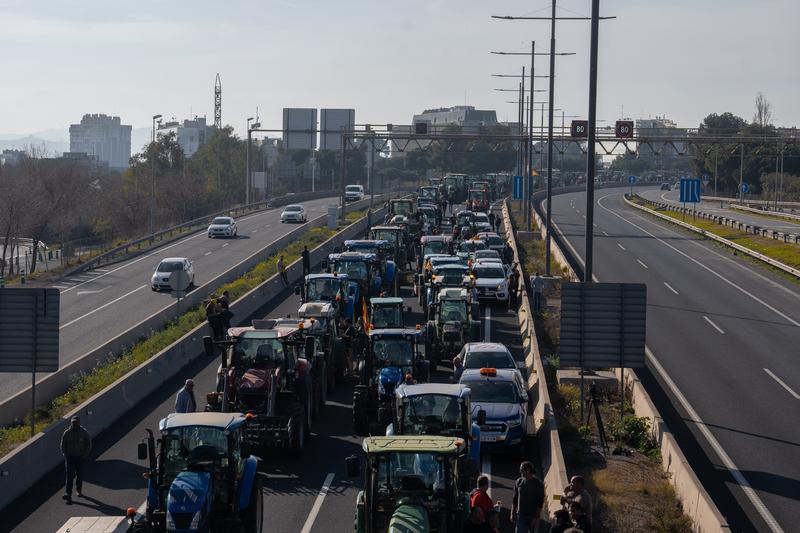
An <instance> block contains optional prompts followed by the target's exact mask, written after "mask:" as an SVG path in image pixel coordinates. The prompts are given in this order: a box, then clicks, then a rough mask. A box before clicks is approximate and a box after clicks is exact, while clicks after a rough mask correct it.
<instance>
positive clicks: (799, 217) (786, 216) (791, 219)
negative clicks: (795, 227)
mask: <svg viewBox="0 0 800 533" xmlns="http://www.w3.org/2000/svg"><path fill="white" fill-rule="evenodd" d="M728 207H730V208H731V209H735V210H737V211H747V212H748V213H755V214H757V215H769V216H773V217H778V218H782V219H784V220H788V221H789V222H800V215H795V214H793V213H786V212H785V211H775V210H774V209H769V208H768V207H767V208H763V209H760V208H755V207H750V206H747V205H739V204H730V205H729V206H728ZM792 211H794V210H792Z"/></svg>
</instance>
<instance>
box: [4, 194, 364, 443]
mask: <svg viewBox="0 0 800 533" xmlns="http://www.w3.org/2000/svg"><path fill="white" fill-rule="evenodd" d="M365 214H366V210H361V211H352V212H350V213H347V215H346V217H345V218H346V223H345V224H344V225H342V226H340V227H339V228H337V229H328V227H327V226H323V227H319V228H312V229H310V230H308V231H307V232H306V233H304V234H303V235H302V236H301V237H300V238H299V239H297V240H296V241H294V242H293V243H292V244H290V245H289V246H287V247H286V248H284V249H283V250H279V251H277V252H275V253H274V254H272V255H270V256H269V257H267V259H266V260H264V261H262V262H260V263H258V264H257V265H256V266H254V267H253V268H252V269H250V270H249V271H247V272H246V273H245V274H244V275H243V276H242V277H241V278H238V279H236V280H234V281H232V282H230V283H227V284H225V285H223V286H221V287H219V288H218V289H217V291H216V292H217V293H218V294H222V291H225V290H227V291H228V292H229V293H230V298H231V301H232V302H234V301H236V300H237V299H239V298H241V297H242V296H243V295H244V294H246V293H247V292H249V291H251V290H252V289H254V288H255V287H257V286H258V285H260V284H261V283H263V282H264V281H266V280H267V279H269V278H270V277H272V276H273V275H275V274H276V273H277V261H278V256H279V255H283V256H284V262H285V264H286V265H287V266H288V265H290V264H292V262H293V261H295V260H296V259H298V258H299V257H300V253H301V252H302V250H303V246H308V248H309V250H313V249H314V248H315V247H316V246H318V245H320V244H322V243H323V242H325V241H327V240H328V239H330V238H331V237H332V236H333V235H334V234H336V233H337V232H339V231H340V230H341V229H343V228H345V227H346V226H349V225H350V224H352V223H353V222H355V221H357V220H358V219H360V218H362V217H363V216H365ZM205 320H206V317H205V310H204V309H203V307H202V305H198V306H196V307H194V308H192V309H189V310H188V311H186V312H184V313H183V314H181V315H180V317H178V318H177V319H176V320H173V321H172V322H169V323H167V324H166V325H165V326H164V328H162V329H160V330H158V331H151V332H150V335H149V336H148V337H147V338H145V339H143V340H141V341H139V342H137V343H136V344H134V345H133V346H131V347H130V349H128V350H123V352H122V354H121V355H120V356H118V357H112V358H109V359H108V360H106V361H105V362H104V363H102V364H100V365H98V366H97V367H95V368H93V369H92V370H91V371H89V372H86V373H82V374H79V375H77V376H75V378H74V379H73V381H72V384H71V385H70V387H69V389H68V390H67V392H65V393H64V394H62V395H61V396H58V397H56V398H54V399H53V401H51V402H50V403H49V404H48V405H47V406H43V407H40V408H38V409H36V411H35V412H33V413H28V414H26V415H25V421H24V423H22V424H21V425H17V426H9V427H5V428H0V457H3V456H5V455H6V454H8V453H9V452H11V451H12V450H13V449H14V448H15V447H17V446H19V445H20V444H22V443H24V442H25V441H27V440H28V439H30V435H31V433H30V432H31V429H30V427H31V417H34V420H35V431H36V432H37V433H38V432H40V431H42V430H43V429H45V428H46V427H47V426H49V425H50V424H52V423H53V422H55V421H57V420H59V419H60V418H61V417H63V416H64V415H65V414H66V413H68V412H70V411H71V410H73V409H74V408H75V407H77V406H78V405H80V404H81V403H83V402H85V401H86V400H88V399H89V398H91V397H92V396H94V395H95V394H97V393H98V392H100V391H101V390H103V389H104V388H106V387H108V386H109V385H111V384H112V383H114V382H115V381H117V380H118V379H120V378H121V377H122V376H124V375H125V374H127V373H128V372H130V371H131V370H133V369H134V368H136V367H137V366H139V365H141V364H142V363H144V362H145V361H147V360H148V359H150V358H151V357H153V356H155V355H156V354H157V353H159V352H160V351H161V350H163V349H165V348H167V347H168V346H169V345H171V344H172V343H174V342H175V341H177V340H178V339H180V338H181V337H183V336H184V335H186V334H187V333H189V332H190V331H191V330H193V329H194V328H196V327H197V326H199V325H200V324H202V323H203V322H205Z"/></svg>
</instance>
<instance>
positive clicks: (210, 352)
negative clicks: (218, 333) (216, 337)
mask: <svg viewBox="0 0 800 533" xmlns="http://www.w3.org/2000/svg"><path fill="white" fill-rule="evenodd" d="M203 350H205V352H206V355H207V356H208V357H214V341H213V340H212V339H211V337H209V336H205V337H203Z"/></svg>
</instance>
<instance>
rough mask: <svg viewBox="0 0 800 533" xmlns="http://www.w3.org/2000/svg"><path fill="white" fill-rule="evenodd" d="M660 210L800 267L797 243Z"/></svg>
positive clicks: (647, 204) (640, 202) (645, 203)
mask: <svg viewBox="0 0 800 533" xmlns="http://www.w3.org/2000/svg"><path fill="white" fill-rule="evenodd" d="M632 201H633V202H635V203H637V204H638V205H641V206H643V207H647V208H650V209H652V208H653V204H652V203H650V202H648V201H646V200H642V199H641V198H640V197H636V196H635V197H634V198H633V200H632ZM658 212H659V213H661V214H664V215H666V216H668V217H670V218H672V219H674V220H680V221H681V222H687V223H689V224H691V225H692V226H695V227H697V228H700V229H702V230H704V231H707V232H708V233H712V234H714V235H716V236H718V237H722V238H723V239H728V240H729V241H732V242H735V243H736V244H738V245H740V246H744V247H745V248H747V249H749V250H753V251H754V252H758V253H760V254H762V255H765V256H767V257H769V258H770V259H774V260H776V261H780V262H781V263H783V264H785V265H789V266H790V267H793V268H800V246H798V245H796V244H790V243H785V242H783V241H779V240H775V239H772V238H769V237H762V236H760V235H753V234H752V233H747V232H746V231H742V230H739V229H735V228H731V227H729V226H724V225H722V224H717V223H716V222H714V221H711V220H705V219H702V218H698V219H696V220H693V219H692V217H691V215H689V216H687V215H684V214H682V213H676V212H674V211H670V210H660V209H659V210H658ZM687 219H688V220H687Z"/></svg>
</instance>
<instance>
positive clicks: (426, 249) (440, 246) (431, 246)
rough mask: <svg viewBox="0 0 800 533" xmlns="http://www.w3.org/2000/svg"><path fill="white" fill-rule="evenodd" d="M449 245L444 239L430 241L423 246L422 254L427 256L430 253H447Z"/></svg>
mask: <svg viewBox="0 0 800 533" xmlns="http://www.w3.org/2000/svg"><path fill="white" fill-rule="evenodd" d="M449 252H450V250H449V246H448V244H447V243H446V242H444V241H428V242H426V243H425V245H424V246H423V247H422V256H423V257H425V256H426V255H428V254H446V253H449Z"/></svg>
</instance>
